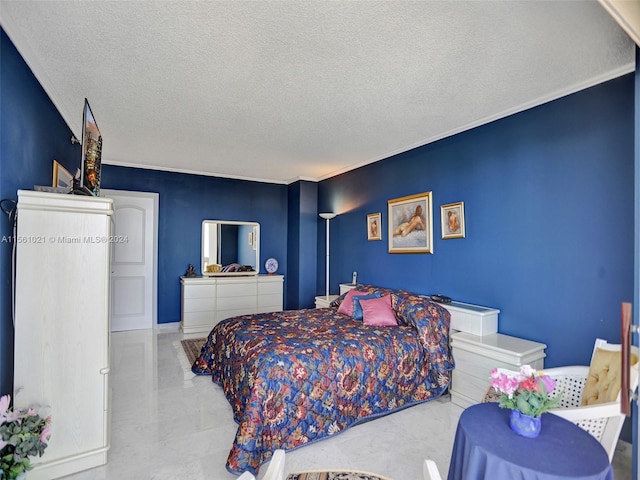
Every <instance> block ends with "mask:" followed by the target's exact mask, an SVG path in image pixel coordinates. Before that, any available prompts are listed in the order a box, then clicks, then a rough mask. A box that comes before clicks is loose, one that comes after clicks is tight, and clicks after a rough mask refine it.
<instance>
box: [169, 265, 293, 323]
mask: <svg viewBox="0 0 640 480" xmlns="http://www.w3.org/2000/svg"><path fill="white" fill-rule="evenodd" d="M283 281H284V277H283V276H282V275H251V276H245V277H242V276H236V277H180V284H181V289H182V321H181V328H182V331H183V332H184V333H209V332H210V331H211V329H212V328H213V327H214V325H216V324H217V323H218V322H220V321H221V320H224V319H225V318H229V317H235V316H237V315H247V314H252V313H266V312H277V311H280V310H282V306H283V300H282V291H283V288H282V287H283Z"/></svg>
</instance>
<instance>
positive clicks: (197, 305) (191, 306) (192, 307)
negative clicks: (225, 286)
mask: <svg viewBox="0 0 640 480" xmlns="http://www.w3.org/2000/svg"><path fill="white" fill-rule="evenodd" d="M215 305H216V299H215V297H209V298H185V299H184V300H183V302H182V311H183V312H184V313H190V312H211V311H213V310H214V309H215Z"/></svg>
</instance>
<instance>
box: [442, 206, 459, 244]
mask: <svg viewBox="0 0 640 480" xmlns="http://www.w3.org/2000/svg"><path fill="white" fill-rule="evenodd" d="M440 222H441V223H442V238H443V239H445V240H448V239H450V238H464V202H457V203H448V204H447V205H441V206H440Z"/></svg>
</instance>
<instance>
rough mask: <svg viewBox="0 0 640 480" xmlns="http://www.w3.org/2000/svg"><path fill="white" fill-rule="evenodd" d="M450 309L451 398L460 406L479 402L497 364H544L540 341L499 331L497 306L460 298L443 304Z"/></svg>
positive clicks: (536, 366)
mask: <svg viewBox="0 0 640 480" xmlns="http://www.w3.org/2000/svg"><path fill="white" fill-rule="evenodd" d="M442 306H443V307H444V308H446V309H447V310H449V313H451V351H452V354H453V358H454V361H455V369H454V370H453V375H452V379H451V388H450V392H451V401H452V402H453V403H455V404H456V405H459V406H461V407H464V408H466V407H468V406H469V405H473V404H475V403H480V402H481V401H482V398H483V397H484V394H485V392H486V391H487V389H488V388H489V381H490V373H491V370H492V369H494V368H496V367H502V368H508V369H509V370H519V369H520V366H522V365H531V366H532V367H533V368H534V369H536V370H537V369H542V368H544V357H545V356H546V354H545V353H544V350H545V349H546V348H547V346H546V345H545V344H543V343H538V342H532V341H530V340H525V339H522V338H517V337H511V336H509V335H503V334H501V333H497V332H498V314H499V313H500V310H497V309H495V308H488V307H482V306H479V305H472V304H467V303H461V302H451V303H450V304H442Z"/></svg>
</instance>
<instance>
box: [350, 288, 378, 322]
mask: <svg viewBox="0 0 640 480" xmlns="http://www.w3.org/2000/svg"><path fill="white" fill-rule="evenodd" d="M381 296H382V295H381V294H380V292H373V293H371V294H369V295H354V296H353V315H352V317H353V318H355V319H356V320H362V307H361V306H360V300H367V299H370V298H380V297H381Z"/></svg>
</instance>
